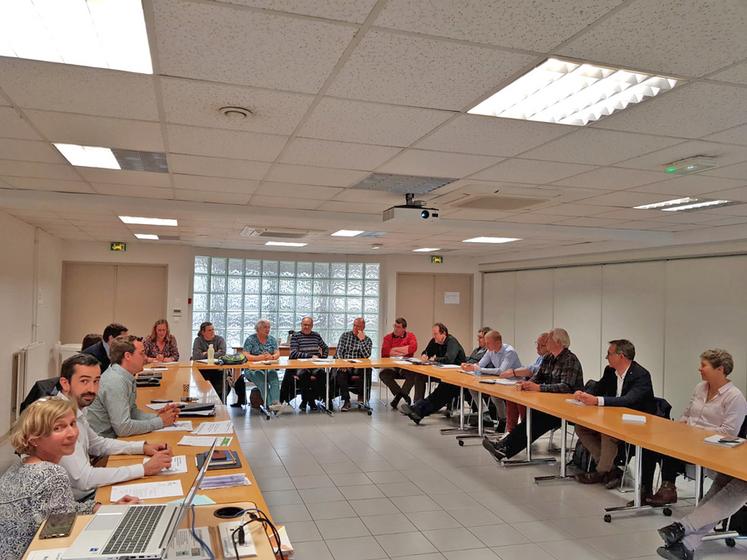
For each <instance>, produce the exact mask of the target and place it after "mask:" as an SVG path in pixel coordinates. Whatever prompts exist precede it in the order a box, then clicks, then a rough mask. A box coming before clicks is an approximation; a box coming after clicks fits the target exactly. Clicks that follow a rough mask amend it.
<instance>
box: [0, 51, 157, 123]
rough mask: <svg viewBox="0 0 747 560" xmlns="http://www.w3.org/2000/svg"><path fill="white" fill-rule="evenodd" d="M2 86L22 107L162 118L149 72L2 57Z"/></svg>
mask: <svg viewBox="0 0 747 560" xmlns="http://www.w3.org/2000/svg"><path fill="white" fill-rule="evenodd" d="M0 87H2V88H3V89H4V90H5V92H6V93H7V94H8V95H9V96H10V98H11V99H12V100H13V102H14V103H15V104H16V105H18V106H19V107H23V108H28V109H44V110H47V111H61V112H69V113H83V114H86V115H97V116H106V117H123V118H129V119H143V120H150V121H154V120H158V110H157V108H156V94H155V89H154V87H153V76H149V75H145V74H133V73H131V72H117V71H114V70H104V69H101V68H88V67H85V66H73V65H70V64H56V63H53V62H37V61H35V60H25V59H20V58H3V57H0Z"/></svg>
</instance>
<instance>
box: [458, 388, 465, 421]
mask: <svg viewBox="0 0 747 560" xmlns="http://www.w3.org/2000/svg"><path fill="white" fill-rule="evenodd" d="M459 429H460V430H464V387H459Z"/></svg>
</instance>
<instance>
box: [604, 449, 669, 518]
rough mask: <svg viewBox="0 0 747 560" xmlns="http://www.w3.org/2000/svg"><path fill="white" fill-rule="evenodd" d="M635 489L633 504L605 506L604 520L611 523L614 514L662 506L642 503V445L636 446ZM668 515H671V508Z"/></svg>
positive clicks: (649, 510)
mask: <svg viewBox="0 0 747 560" xmlns="http://www.w3.org/2000/svg"><path fill="white" fill-rule="evenodd" d="M633 477H634V481H633V489H634V490H633V491H634V492H635V496H634V497H633V505H632V506H618V507H608V508H604V512H605V513H604V520H605V521H606V522H607V523H610V522H611V521H612V516H613V515H615V514H619V513H623V514H625V513H631V514H638V513H644V512H651V511H655V509H660V508H654V507H652V506H648V505H645V506H644V505H642V504H641V484H642V481H641V479H642V478H643V448H642V447H641V446H640V445H636V446H635V470H634V471H633ZM663 509H664V513H665V514H666V510H668V509H669V508H668V507H664V508H663ZM668 515H671V510H670V513H669V514H668Z"/></svg>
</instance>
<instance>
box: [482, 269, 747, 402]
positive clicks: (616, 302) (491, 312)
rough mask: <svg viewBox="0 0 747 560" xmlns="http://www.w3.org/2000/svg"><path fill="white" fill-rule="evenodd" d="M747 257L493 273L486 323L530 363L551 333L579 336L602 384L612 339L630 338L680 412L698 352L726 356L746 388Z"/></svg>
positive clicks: (587, 370) (590, 374) (590, 370)
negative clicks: (541, 336)
mask: <svg viewBox="0 0 747 560" xmlns="http://www.w3.org/2000/svg"><path fill="white" fill-rule="evenodd" d="M745 278H747V256H725V257H714V258H691V259H681V260H669V261H665V260H660V261H651V262H637V263H625V264H600V265H588V266H577V267H565V268H563V267H559V268H548V269H540V270H530V271H506V272H494V273H485V274H484V277H483V293H484V298H483V305H482V318H483V322H484V323H488V324H490V325H491V326H493V327H494V328H497V329H498V330H500V331H501V332H502V333H503V335H504V339H506V341H507V342H509V343H513V344H514V345H515V346H516V348H517V350H518V351H519V356H520V357H521V359H522V360H523V361H524V362H529V361H531V360H533V359H534V357H535V355H534V344H533V342H534V339H535V338H536V336H537V334H538V333H540V332H542V331H544V330H548V329H549V328H551V327H563V328H565V329H567V330H568V331H569V333H570V335H571V349H572V350H573V351H574V352H575V353H576V354H577V355H578V357H579V359H580V360H581V363H582V364H583V366H584V378H585V379H597V378H598V377H599V376H600V374H601V371H602V368H603V366H604V365H605V363H606V362H605V360H604V359H603V357H602V356H603V354H604V353H605V352H606V349H607V341H609V340H611V339H614V338H628V339H630V340H631V341H632V342H633V343H634V344H635V346H636V351H637V355H636V360H637V361H638V362H640V363H641V364H642V365H643V366H644V367H646V368H647V369H648V370H649V371H650V372H651V374H652V377H653V382H654V388H655V391H656V393H657V395H660V396H663V397H665V398H666V399H668V400H669V401H670V402H671V403H672V405H673V407H674V413H675V414H678V413H679V412H680V411H681V410H682V409H683V408H684V406H685V405H686V404H687V401H688V399H689V397H690V394H691V392H692V389H693V387H694V386H695V384H696V383H697V382H698V381H700V376H699V374H698V371H697V369H698V364H699V360H698V356H699V354H700V353H701V352H702V351H703V350H705V349H707V348H714V347H720V348H724V349H726V350H728V351H729V352H730V353H731V354H732V355H733V356H734V361H735V368H734V372H733V373H732V374H731V379H732V380H733V381H734V383H735V384H736V385H737V386H738V387H739V388H740V389H742V391H744V392H747V349H745V345H744V343H743V339H744V333H745V332H747V290H745Z"/></svg>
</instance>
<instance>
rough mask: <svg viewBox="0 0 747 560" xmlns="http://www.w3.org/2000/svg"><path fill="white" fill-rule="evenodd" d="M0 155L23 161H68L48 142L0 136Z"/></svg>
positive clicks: (4, 157) (62, 162)
mask: <svg viewBox="0 0 747 560" xmlns="http://www.w3.org/2000/svg"><path fill="white" fill-rule="evenodd" d="M0 157H2V158H3V159H18V160H21V161H44V162H47V163H60V164H65V163H67V161H66V160H65V158H63V157H62V155H61V154H60V152H58V151H57V150H56V149H55V148H53V147H52V146H50V145H49V143H47V142H36V141H34V140H20V139H16V138H0Z"/></svg>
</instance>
